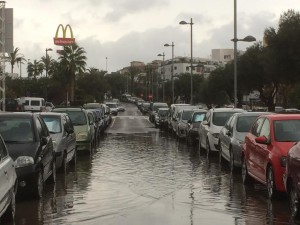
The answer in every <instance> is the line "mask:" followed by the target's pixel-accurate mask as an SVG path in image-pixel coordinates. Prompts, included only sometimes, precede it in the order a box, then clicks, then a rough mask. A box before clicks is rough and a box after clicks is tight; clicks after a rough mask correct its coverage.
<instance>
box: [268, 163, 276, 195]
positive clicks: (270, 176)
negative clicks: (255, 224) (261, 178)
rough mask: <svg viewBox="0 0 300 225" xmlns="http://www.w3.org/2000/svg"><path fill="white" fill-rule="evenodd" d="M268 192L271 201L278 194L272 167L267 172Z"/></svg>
mask: <svg viewBox="0 0 300 225" xmlns="http://www.w3.org/2000/svg"><path fill="white" fill-rule="evenodd" d="M267 191H268V198H269V199H273V198H274V197H275V196H276V194H277V190H276V185H275V180H274V172H273V168H272V166H269V168H268V171H267Z"/></svg>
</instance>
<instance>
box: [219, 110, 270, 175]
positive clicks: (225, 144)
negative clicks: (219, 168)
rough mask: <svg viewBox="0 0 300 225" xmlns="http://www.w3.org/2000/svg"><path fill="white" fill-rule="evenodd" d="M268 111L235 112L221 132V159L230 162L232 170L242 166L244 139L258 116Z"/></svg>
mask: <svg viewBox="0 0 300 225" xmlns="http://www.w3.org/2000/svg"><path fill="white" fill-rule="evenodd" d="M262 114H266V112H244V113H236V114H233V115H232V116H231V117H230V118H229V119H228V120H227V122H226V123H225V125H224V127H223V128H222V129H221V131H220V134H219V160H220V162H221V161H222V159H225V160H226V161H227V162H229V165H230V170H231V171H233V170H234V168H235V167H241V166H242V163H241V153H242V150H243V144H244V139H245V136H246V134H247V132H248V131H249V130H250V128H251V126H252V123H253V122H254V121H255V120H256V118H257V117H258V116H260V115H262Z"/></svg>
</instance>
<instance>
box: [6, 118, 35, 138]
mask: <svg viewBox="0 0 300 225" xmlns="http://www.w3.org/2000/svg"><path fill="white" fill-rule="evenodd" d="M0 133H1V135H2V137H3V139H4V141H5V142H8V143H9V142H33V140H34V133H33V129H32V122H31V119H30V118H0Z"/></svg>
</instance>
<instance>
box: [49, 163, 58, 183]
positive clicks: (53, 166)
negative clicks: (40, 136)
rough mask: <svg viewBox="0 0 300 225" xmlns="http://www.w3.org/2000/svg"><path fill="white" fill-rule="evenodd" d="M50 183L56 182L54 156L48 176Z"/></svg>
mask: <svg viewBox="0 0 300 225" xmlns="http://www.w3.org/2000/svg"><path fill="white" fill-rule="evenodd" d="M49 181H50V183H52V184H54V183H55V182H56V161H55V158H54V159H53V161H52V174H51V176H50V180H49Z"/></svg>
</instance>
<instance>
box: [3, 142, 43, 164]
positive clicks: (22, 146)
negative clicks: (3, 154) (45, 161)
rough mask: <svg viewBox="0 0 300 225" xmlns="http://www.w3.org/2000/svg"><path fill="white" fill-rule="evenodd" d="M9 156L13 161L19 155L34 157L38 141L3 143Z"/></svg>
mask: <svg viewBox="0 0 300 225" xmlns="http://www.w3.org/2000/svg"><path fill="white" fill-rule="evenodd" d="M5 144H6V146H7V149H8V152H9V155H10V156H11V158H12V159H13V160H14V161H15V160H16V159H17V158H18V157H19V156H30V157H32V158H34V159H36V155H37V151H38V149H39V145H40V143H38V142H28V143H5Z"/></svg>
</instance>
